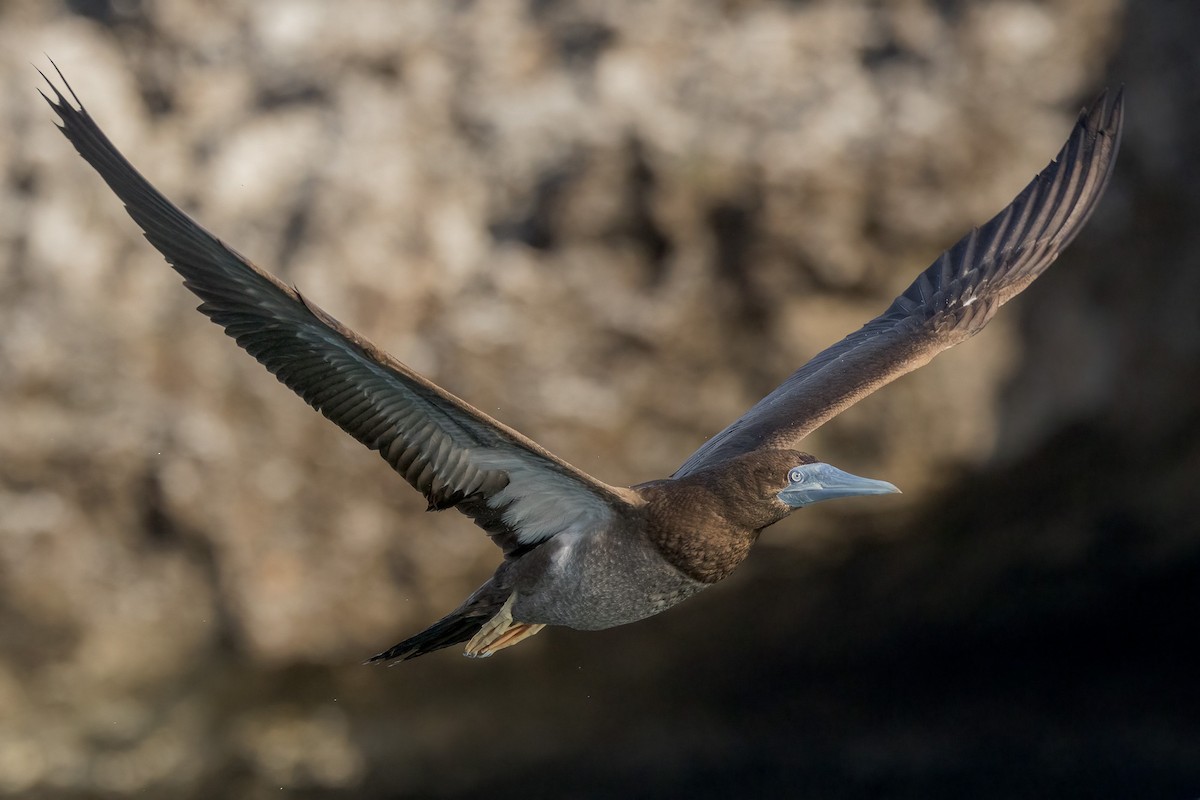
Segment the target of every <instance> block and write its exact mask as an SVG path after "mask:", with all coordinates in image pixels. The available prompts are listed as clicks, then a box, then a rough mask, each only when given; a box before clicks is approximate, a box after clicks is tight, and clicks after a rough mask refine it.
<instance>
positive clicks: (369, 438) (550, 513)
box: [42, 66, 630, 555]
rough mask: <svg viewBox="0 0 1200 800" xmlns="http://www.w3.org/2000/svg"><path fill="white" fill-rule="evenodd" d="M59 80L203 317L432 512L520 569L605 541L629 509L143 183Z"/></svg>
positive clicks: (68, 131)
mask: <svg viewBox="0 0 1200 800" xmlns="http://www.w3.org/2000/svg"><path fill="white" fill-rule="evenodd" d="M55 69H57V66H56V67H55ZM42 77H46V76H45V75H44V74H43V76H42ZM59 77H60V78H62V80H63V83H64V85H66V90H67V91H68V92H70V94H71V97H72V99H73V100H74V101H75V102H74V104H72V103H71V102H69V101H68V100H67V99H66V98H65V97H64V96H63V94H62V92H60V91H59V89H58V87H57V86H55V85H54V84H53V83H52V82H51V81H50V80H49V79H48V78H47V83H49V84H50V88H51V89H52V91H53V92H54V95H55V99H53V100H52V99H50V98H49V97H47V96H46V94H45V93H44V92H43V93H42V96H43V97H45V98H46V101H47V102H48V103H50V106H51V108H53V109H54V111H55V112H56V113H57V114H58V115H59V117H60V118H61V120H62V124H61V125H59V129H60V130H61V131H62V132H63V133H64V134H65V135H66V137H67V139H69V140H70V141H71V144H73V145H74V146H75V149H76V150H78V151H79V154H80V155H81V156H83V158H84V159H85V160H86V161H87V162H88V163H89V164H91V165H92V167H94V168H95V169H96V171H97V172H99V173H100V176H101V177H102V178H104V180H105V182H107V183H108V185H109V187H110V188H111V189H112V190H113V192H115V193H116V195H117V197H119V198H120V199H121V201H122V202H124V204H125V209H126V210H127V211H128V212H129V215H130V216H131V217H133V220H134V222H136V223H137V224H138V225H139V226H140V227H141V228H142V230H143V231H144V232H145V236H146V239H148V240H149V242H150V244H152V245H154V247H156V248H157V249H158V251H159V252H161V253H162V254H163V255H164V256H165V257H166V259H167V262H168V263H169V264H170V265H171V266H172V267H174V268H175V270H176V271H177V272H178V273H179V274H180V275H182V276H183V279H184V285H185V286H186V287H187V288H188V289H190V290H191V291H192V292H193V293H195V294H196V295H197V296H198V297H199V298H200V299H201V300H202V301H203V302H202V303H201V305H200V306H199V310H200V311H201V312H203V313H204V314H206V315H207V316H208V317H209V318H210V319H212V321H213V322H215V323H217V324H218V325H220V326H221V327H223V328H224V329H225V332H226V333H227V334H229V335H230V336H232V337H233V338H234V339H235V340H236V341H237V343H238V345H239V346H240V347H242V348H243V349H244V350H246V352H248V353H250V355H252V356H254V357H255V358H256V359H258V361H259V363H261V364H262V365H263V366H265V367H266V368H267V369H268V370H270V372H271V373H272V374H273V375H275V377H276V378H278V379H279V380H280V381H281V382H283V383H284V384H286V385H287V386H288V388H290V389H291V390H292V391H294V392H295V393H296V394H298V395H300V396H301V397H302V398H304V400H305V401H306V402H307V403H308V404H309V405H311V406H312V407H313V408H315V409H317V410H318V411H320V412H321V413H322V414H324V415H325V416H326V417H328V418H329V419H330V420H332V421H333V422H335V423H336V424H337V425H338V426H339V427H340V428H341V429H342V430H344V431H346V433H348V434H350V435H351V436H353V437H354V438H355V439H357V440H358V441H360V442H362V443H363V444H365V445H366V446H367V447H369V448H371V449H372V450H375V451H377V452H378V453H379V454H380V455H381V456H383V458H384V460H386V461H387V462H388V463H389V464H391V466H392V468H393V469H395V470H396V471H397V472H398V473H400V475H402V476H403V477H404V479H405V480H406V481H408V482H409V483H410V484H412V486H413V487H414V488H415V489H417V490H418V491H420V492H421V493H422V494H424V495H425V497H426V498H427V499H428V501H429V507H430V509H441V508H449V507H452V506H456V507H458V508H459V509H460V510H461V511H463V512H464V513H466V514H468V515H469V516H471V517H472V518H474V519H475V521H476V522H477V523H478V524H479V525H480V526H481V527H483V528H484V529H485V530H486V531H487V532H488V534H489V535H490V536H491V537H492V538H493V540H494V541H495V542H496V543H497V544H498V545H499V546H500V547H501V548H502V549H503V550H504V552H505V554H506V555H512V554H514V553H516V552H519V551H522V550H524V549H527V548H529V547H533V546H535V545H537V544H538V543H540V542H542V541H545V540H546V539H548V538H549V537H551V536H554V535H556V534H559V533H563V532H567V531H580V532H583V531H589V530H595V529H597V528H599V527H603V526H604V525H605V524H606V523H607V521H608V520H609V519H611V516H612V515H613V514H614V513H615V512H617V511H618V510H619V509H620V508H621V507H623V506H625V505H626V504H628V503H629V502H630V500H629V499H628V498H629V497H630V495H628V494H627V493H625V492H623V491H622V490H619V489H615V488H613V487H610V486H608V485H606V484H604V483H602V482H600V481H598V480H596V479H595V478H592V477H591V476H589V475H587V474H586V473H584V472H582V471H580V470H578V469H576V468H575V467H572V466H571V465H570V464H568V463H566V462H565V461H563V460H561V459H559V458H557V457H556V456H554V455H552V454H551V453H549V452H547V451H546V450H544V449H543V448H541V447H539V446H538V445H537V444H536V443H534V442H533V441H531V440H530V439H527V438H526V437H524V436H522V435H521V434H520V433H518V432H516V431H514V430H512V429H511V428H508V427H506V426H505V425H502V424H501V423H499V422H497V421H496V420H494V419H491V418H490V417H488V416H487V415H486V414H484V413H483V412H481V411H479V410H478V409H476V408H473V407H472V406H470V405H468V404H467V403H465V402H463V401H462V400H460V399H459V398H457V397H455V396H454V395H452V394H450V393H449V392H447V391H445V390H444V389H442V388H441V387H439V386H437V385H435V384H433V383H432V382H430V381H428V380H426V379H425V378H423V377H421V376H420V375H418V374H417V373H415V372H413V371H412V370H411V369H409V368H408V367H406V366H405V365H404V364H401V363H400V362H399V361H397V360H396V359H394V358H392V357H391V356H389V355H388V354H387V353H385V352H383V351H382V350H380V349H379V348H378V347H376V346H375V345H373V344H371V343H370V342H369V341H367V340H366V339H365V338H363V337H362V336H360V335H358V334H357V333H355V332H354V331H352V330H350V329H349V328H347V327H346V326H344V325H342V324H341V323H340V322H338V321H337V320H336V319H334V318H333V317H331V316H330V315H329V314H327V313H325V312H324V311H322V310H321V309H320V308H318V307H317V306H316V305H314V304H313V303H312V302H311V301H309V300H308V299H307V298H305V297H303V296H301V294H300V293H299V292H298V291H296V290H295V289H293V288H291V287H289V286H287V285H286V284H284V283H283V282H281V281H280V280H279V279H277V278H276V277H275V276H273V275H271V274H270V273H268V272H266V271H265V270H263V269H260V268H259V267H257V266H255V265H254V264H253V263H251V262H250V261H249V260H248V259H246V258H244V257H243V256H241V255H239V254H238V253H237V252H236V251H235V250H234V249H233V248H231V247H228V246H227V245H225V244H224V243H222V242H221V240H219V239H218V238H217V237H215V236H213V235H212V234H211V233H209V232H208V231H206V230H205V229H204V228H202V227H201V226H200V225H199V224H197V223H196V222H195V221H193V220H192V219H191V218H190V217H188V216H187V214H185V213H183V211H181V210H180V209H179V208H177V207H176V206H175V205H174V204H172V203H171V202H170V201H169V200H167V198H165V197H164V196H163V195H162V194H160V193H159V192H158V190H156V189H155V188H154V187H153V186H151V185H150V183H149V182H148V181H146V179H145V178H143V177H142V176H141V174H140V173H138V171H137V170H136V169H134V167H133V166H132V165H131V164H130V163H129V162H128V161H127V160H126V159H125V157H124V156H122V155H121V153H120V152H119V151H118V150H117V148H116V147H114V146H113V144H112V142H110V141H109V140H108V137H107V136H105V135H104V133H103V132H102V131H101V130H100V128H99V127H98V126H97V125H96V123H95V121H94V120H93V119H92V117H91V116H90V115H89V114H88V112H87V110H86V109H84V107H83V104H82V103H80V102H79V98H78V97H77V96H76V95H75V93H74V91H73V90H72V89H71V87H70V85H69V84H67V83H66V78H65V77H63V76H62V72H61V71H60V72H59ZM76 106H78V107H76Z"/></svg>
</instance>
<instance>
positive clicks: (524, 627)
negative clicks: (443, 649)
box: [463, 592, 546, 658]
mask: <svg viewBox="0 0 1200 800" xmlns="http://www.w3.org/2000/svg"><path fill="white" fill-rule="evenodd" d="M516 599H517V593H516V592H513V593H512V594H511V595H509V596H508V599H507V600H505V601H504V605H502V606H501V607H500V610H499V611H497V612H496V616H494V617H492V618H491V619H489V620H488V621H487V622H485V623H484V624H483V627H482V628H480V629H479V633H477V634H475V636H473V637H472V638H471V641H469V642H467V648H466V649H465V650H464V651H463V655H465V656H468V657H469V658H487V657H488V656H490V655H492V654H493V653H495V652H496V651H497V650H503V649H504V648H506V647H512V646H513V645H514V644H516V643H517V642H520V641H523V640H525V639H528V638H529V637H530V636H533V635H534V634H535V633H537V632H538V631H540V630H541V629H542V628H544V627H546V626H545V625H533V624H530V623H527V622H515V621H514V620H513V618H512V605H513V601H514V600H516Z"/></svg>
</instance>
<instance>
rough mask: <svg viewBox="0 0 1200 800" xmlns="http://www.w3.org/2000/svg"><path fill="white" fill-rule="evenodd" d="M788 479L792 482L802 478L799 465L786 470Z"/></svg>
mask: <svg viewBox="0 0 1200 800" xmlns="http://www.w3.org/2000/svg"><path fill="white" fill-rule="evenodd" d="M788 480H789V481H791V482H792V483H799V482H800V481H802V480H804V472H803V471H802V470H801V469H800V468H799V467H793V468H792V470H791V471H790V472H788Z"/></svg>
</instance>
